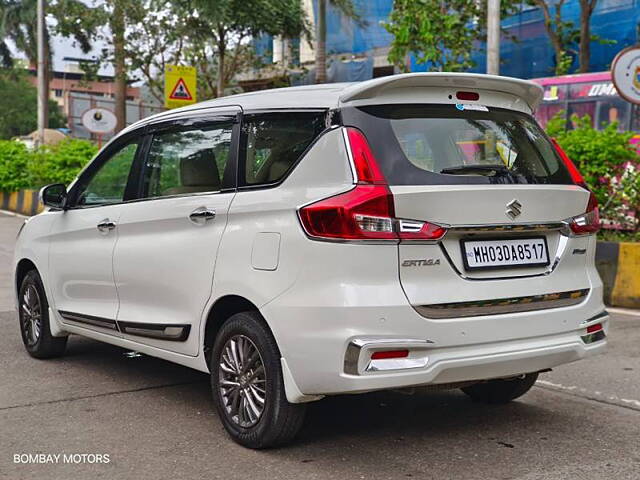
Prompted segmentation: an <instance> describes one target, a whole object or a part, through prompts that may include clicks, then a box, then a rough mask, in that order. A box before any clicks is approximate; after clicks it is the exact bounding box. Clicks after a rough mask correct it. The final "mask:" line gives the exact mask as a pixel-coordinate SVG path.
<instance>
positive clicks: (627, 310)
mask: <svg viewBox="0 0 640 480" xmlns="http://www.w3.org/2000/svg"><path fill="white" fill-rule="evenodd" d="M607 312H611V313H621V314H622V315H631V316H632V317H640V310H633V309H631V308H618V307H607Z"/></svg>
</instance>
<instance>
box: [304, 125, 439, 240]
mask: <svg viewBox="0 0 640 480" xmlns="http://www.w3.org/2000/svg"><path fill="white" fill-rule="evenodd" d="M346 134H347V135H346V136H347V139H348V148H349V153H350V156H351V160H352V162H353V167H354V170H355V173H356V175H357V178H356V185H355V188H353V189H352V190H349V191H348V192H345V193H341V194H339V195H335V196H333V197H329V198H325V199H323V200H320V201H318V202H315V203H312V204H310V205H307V206H304V207H302V208H301V209H300V211H299V212H298V214H299V217H300V222H301V223H302V226H303V228H304V230H305V231H306V232H307V234H308V235H309V236H310V237H313V238H321V239H328V240H376V241H378V240H384V241H395V242H397V241H400V240H403V241H404V240H412V241H414V240H422V241H425V240H427V241H434V240H439V239H440V238H442V237H443V236H444V234H445V233H446V229H445V228H443V227H441V226H439V225H435V224H432V223H429V222H421V221H414V220H398V219H396V218H395V207H394V203H393V194H392V193H391V190H390V189H389V186H388V185H387V181H386V179H385V177H384V174H383V173H382V170H381V169H380V166H379V164H378V162H377V161H376V158H375V156H374V154H373V151H372V150H371V147H370V146H369V142H368V141H367V138H366V137H365V136H364V134H363V133H362V132H361V131H360V130H358V129H357V128H353V127H348V128H347V129H346Z"/></svg>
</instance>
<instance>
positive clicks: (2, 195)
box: [0, 190, 44, 216]
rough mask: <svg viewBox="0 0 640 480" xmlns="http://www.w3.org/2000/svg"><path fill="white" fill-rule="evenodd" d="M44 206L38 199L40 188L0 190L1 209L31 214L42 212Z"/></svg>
mask: <svg viewBox="0 0 640 480" xmlns="http://www.w3.org/2000/svg"><path fill="white" fill-rule="evenodd" d="M43 208H44V207H43V205H42V204H41V203H40V201H39V199H38V190H19V191H17V192H0V209H1V210H7V211H9V212H14V213H20V214H22V215H27V216H31V215H36V214H38V213H40V212H42V210H43Z"/></svg>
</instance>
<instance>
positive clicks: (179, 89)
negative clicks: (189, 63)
mask: <svg viewBox="0 0 640 480" xmlns="http://www.w3.org/2000/svg"><path fill="white" fill-rule="evenodd" d="M196 82H197V80H196V69H195V68H194V67H183V66H180V65H167V66H166V68H165V71H164V105H165V107H167V108H177V107H184V106H185V105H191V104H192V103H196V101H197V100H196V85H197V83H196Z"/></svg>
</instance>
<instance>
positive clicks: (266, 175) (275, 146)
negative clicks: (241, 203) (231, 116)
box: [239, 111, 326, 186]
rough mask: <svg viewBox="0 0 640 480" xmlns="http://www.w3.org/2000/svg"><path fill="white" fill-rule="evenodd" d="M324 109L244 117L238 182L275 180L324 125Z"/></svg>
mask: <svg viewBox="0 0 640 480" xmlns="http://www.w3.org/2000/svg"><path fill="white" fill-rule="evenodd" d="M325 116H326V112H325V111H309V112H300V111H297V112H284V111H283V112H270V113H260V114H247V115H244V117H243V123H242V137H241V150H240V176H239V177H240V178H239V180H240V185H241V186H262V185H270V184H275V183H278V182H279V181H280V180H282V179H283V178H284V177H285V176H286V175H287V174H288V173H289V172H290V171H291V170H292V169H293V167H294V166H295V165H296V163H297V162H298V160H299V159H300V157H301V156H302V154H303V153H304V152H305V151H306V150H307V148H308V147H309V145H311V143H312V142H313V141H314V140H315V139H316V138H317V137H318V136H319V135H320V133H322V132H323V131H324V129H325Z"/></svg>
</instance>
